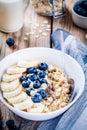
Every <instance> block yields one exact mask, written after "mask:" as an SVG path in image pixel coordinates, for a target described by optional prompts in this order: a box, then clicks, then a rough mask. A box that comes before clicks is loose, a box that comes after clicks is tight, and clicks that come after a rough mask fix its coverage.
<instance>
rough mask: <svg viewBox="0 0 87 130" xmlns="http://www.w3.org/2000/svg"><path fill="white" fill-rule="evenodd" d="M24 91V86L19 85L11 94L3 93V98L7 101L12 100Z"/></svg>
mask: <svg viewBox="0 0 87 130" xmlns="http://www.w3.org/2000/svg"><path fill="white" fill-rule="evenodd" d="M21 91H22V86H21V85H19V86H18V88H17V89H15V90H13V91H10V92H3V97H4V98H6V99H9V98H12V97H14V96H17V95H18V94H19V93H21Z"/></svg>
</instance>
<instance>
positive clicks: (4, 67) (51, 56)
mask: <svg viewBox="0 0 87 130" xmlns="http://www.w3.org/2000/svg"><path fill="white" fill-rule="evenodd" d="M63 57H64V58H63ZM63 59H64V60H63ZM28 60H29V61H34V62H32V63H33V64H34V63H35V62H36V61H39V62H40V63H42V65H43V63H47V64H46V65H51V66H50V69H51V70H52V69H53V66H56V67H57V68H61V69H64V71H65V75H67V77H68V78H70V79H73V81H74V97H73V99H72V100H69V101H68V102H67V104H66V105H65V106H64V107H61V108H60V109H59V108H58V109H57V108H56V106H55V105H54V106H52V107H53V108H56V109H54V110H53V111H51V109H46V110H48V111H47V112H46V111H45V112H41V111H39V110H42V108H41V105H40V103H39V102H36V104H37V106H38V107H37V111H32V109H33V107H32V108H31V109H29V111H25V110H24V111H23V110H20V109H18V108H17V107H15V106H17V105H12V104H11V103H9V102H8V101H12V100H10V99H11V98H9V100H7V99H6V93H8V88H10V90H11V89H13V87H12V84H10V80H11V78H12V77H11V78H8V77H6V75H5V72H12V73H15V71H16V70H15V69H13V70H12V68H10V69H8V68H9V66H12V65H14V64H15V63H17V62H18V61H19V64H22V65H24V64H25V61H28ZM23 61H24V62H23ZM29 63H31V62H29ZM63 63H64V65H65V67H64V66H63ZM27 65H28V64H26V66H27ZM29 65H31V64H29ZM46 65H45V69H44V70H46V69H47V67H48V66H46ZM72 66H73V68H72ZM56 67H54V68H56ZM63 67H64V68H63ZM20 68H21V67H20ZM48 68H49V67H48ZM40 69H42V68H40ZM22 70H23V69H22ZM38 70H39V69H38V68H37V71H38ZM18 71H19V70H18V69H17V72H18ZM27 71H30V70H28V69H27ZM48 72H50V70H49V71H48ZM54 73H55V71H52V72H51V75H52V76H54ZM24 74H25V73H24ZM62 76H64V74H63V75H62ZM64 77H66V76H64ZM16 78H17V77H16ZM2 80H3V81H2ZM7 80H8V81H7ZM19 80H20V79H19ZM52 80H53V79H52ZM59 80H60V79H58V80H57V81H59ZM0 81H1V83H0V85H1V86H0V100H1V101H2V102H3V103H4V104H5V105H6V107H8V108H9V109H10V110H11V111H12V112H14V113H15V114H17V115H18V116H20V117H22V118H25V119H28V120H34V121H42V120H48V119H52V118H55V117H57V116H59V115H60V114H62V113H63V112H65V111H66V110H67V109H69V108H70V107H71V106H72V105H73V104H74V103H75V102H76V101H77V99H78V98H79V97H80V96H81V94H82V92H83V90H84V84H85V77H84V73H83V70H82V68H81V67H80V65H79V64H78V63H77V62H76V61H75V60H74V59H73V58H72V57H71V56H69V55H67V54H65V53H62V52H61V51H58V50H55V49H51V48H44V47H35V48H27V49H23V50H19V51H16V52H14V53H12V54H10V55H8V56H6V57H5V58H4V59H3V60H1V62H0ZM2 82H4V84H6V85H7V86H8V87H7V86H4V87H3V85H2ZM5 82H8V83H5ZM13 82H14V81H13ZM63 82H65V81H63ZM14 87H15V85H14ZM25 87H26V86H25ZM35 87H37V86H35ZM48 87H49V86H48ZM65 87H66V86H65ZM60 88H61V86H60ZM17 89H18V88H16V89H15V90H14V91H11V93H10V95H9V94H8V95H7V97H9V96H11V95H12V94H14V92H16V93H17ZM4 90H5V91H7V92H4ZM19 90H20V89H19ZM23 90H24V89H23ZM36 90H37V88H36ZM49 91H50V90H49ZM49 91H48V92H49ZM58 92H59V90H58ZM72 93H73V92H72ZM57 96H58V93H57ZM4 97H5V98H4ZM22 97H23V96H21V97H20V99H18V98H16V99H17V100H21V98H22ZM49 97H50V95H49ZM64 97H65V95H63V97H62V98H64ZM71 97H72V95H71ZM14 99H15V97H14ZM33 99H34V98H33ZM39 99H40V98H39ZM35 100H36V99H35ZM43 100H44V99H43ZM57 100H58V98H57V99H55V98H54V102H55V101H56V103H57ZM28 101H29V102H27V105H28V104H29V105H30V104H32V103H31V100H30V98H29V100H28ZM46 101H47V100H46ZM13 102H14V100H13ZM60 103H61V102H60ZM54 104H55V103H54ZM47 105H48V106H49V107H50V108H51V104H47ZM18 107H19V108H20V105H18ZM21 107H25V106H21ZM49 107H48V108H49ZM30 110H31V111H30ZM34 110H36V109H34Z"/></svg>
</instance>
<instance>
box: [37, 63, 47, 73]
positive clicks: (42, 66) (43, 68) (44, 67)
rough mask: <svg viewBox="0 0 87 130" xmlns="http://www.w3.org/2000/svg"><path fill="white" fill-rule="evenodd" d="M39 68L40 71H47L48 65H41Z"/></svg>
mask: <svg viewBox="0 0 87 130" xmlns="http://www.w3.org/2000/svg"><path fill="white" fill-rule="evenodd" d="M38 67H39V69H40V70H44V71H45V70H47V69H48V65H47V64H46V63H44V62H43V63H40V64H39V65H38Z"/></svg>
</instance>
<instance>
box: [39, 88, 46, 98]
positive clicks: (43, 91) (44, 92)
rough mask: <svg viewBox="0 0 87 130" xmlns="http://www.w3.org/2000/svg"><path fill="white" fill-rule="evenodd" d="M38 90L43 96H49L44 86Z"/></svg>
mask: <svg viewBox="0 0 87 130" xmlns="http://www.w3.org/2000/svg"><path fill="white" fill-rule="evenodd" d="M37 92H38V93H40V94H41V96H42V98H45V97H46V96H47V93H46V91H45V90H44V89H42V88H40V89H39V90H38V91H37Z"/></svg>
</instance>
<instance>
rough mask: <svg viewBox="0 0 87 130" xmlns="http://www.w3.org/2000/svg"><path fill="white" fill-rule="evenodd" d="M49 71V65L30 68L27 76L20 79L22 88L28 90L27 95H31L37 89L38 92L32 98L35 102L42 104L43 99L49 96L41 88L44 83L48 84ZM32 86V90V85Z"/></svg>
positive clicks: (41, 64)
mask: <svg viewBox="0 0 87 130" xmlns="http://www.w3.org/2000/svg"><path fill="white" fill-rule="evenodd" d="M47 69H48V65H47V64H46V63H40V64H38V67H37V68H35V67H30V68H28V69H27V74H26V75H22V77H21V78H20V82H21V84H22V86H23V87H24V88H25V89H26V93H27V94H28V95H30V92H31V91H32V90H35V89H37V92H36V93H35V94H34V95H32V96H31V99H32V101H33V102H35V103H37V102H40V101H41V100H42V99H43V98H45V97H46V96H47V94H46V91H45V90H44V89H43V88H41V85H42V84H43V83H47V80H46V79H45V76H46V70H47ZM31 84H32V86H33V87H32V88H31V87H30V85H31Z"/></svg>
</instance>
